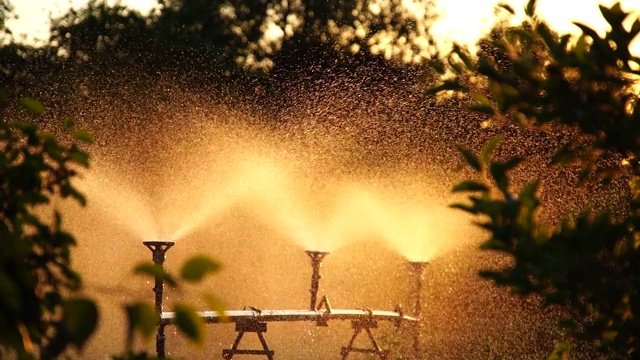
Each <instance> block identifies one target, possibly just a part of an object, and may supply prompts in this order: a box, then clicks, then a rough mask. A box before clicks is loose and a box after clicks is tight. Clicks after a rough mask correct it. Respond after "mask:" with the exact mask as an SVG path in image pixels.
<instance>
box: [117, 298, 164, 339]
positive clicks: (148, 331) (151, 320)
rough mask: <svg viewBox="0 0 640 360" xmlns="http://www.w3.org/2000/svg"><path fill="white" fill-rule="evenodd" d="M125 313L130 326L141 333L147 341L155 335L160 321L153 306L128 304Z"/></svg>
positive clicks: (142, 303) (138, 303)
mask: <svg viewBox="0 0 640 360" xmlns="http://www.w3.org/2000/svg"><path fill="white" fill-rule="evenodd" d="M125 311H126V312H127V318H128V319H129V326H130V327H131V328H132V329H135V330H138V331H140V334H142V336H143V337H144V338H145V339H149V338H150V337H151V336H152V335H153V334H154V333H155V330H156V327H157V326H158V320H159V319H158V314H157V313H156V311H155V309H154V308H153V306H151V304H149V303H146V302H137V303H133V304H128V305H127V306H126V307H125Z"/></svg>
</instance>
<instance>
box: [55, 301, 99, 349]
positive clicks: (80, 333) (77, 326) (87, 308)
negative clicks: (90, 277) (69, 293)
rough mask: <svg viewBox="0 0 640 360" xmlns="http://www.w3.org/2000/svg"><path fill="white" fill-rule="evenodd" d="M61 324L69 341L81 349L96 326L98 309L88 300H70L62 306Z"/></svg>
mask: <svg viewBox="0 0 640 360" xmlns="http://www.w3.org/2000/svg"><path fill="white" fill-rule="evenodd" d="M63 314H64V315H63V319H62V321H63V323H64V326H65V329H66V331H67V332H68V335H69V340H70V341H71V343H72V344H74V345H75V346H76V347H78V348H82V347H83V346H84V345H85V343H86V341H87V340H88V339H89V337H90V336H91V334H93V332H94V331H95V329H96V327H97V325H98V307H97V306H96V304H95V303H94V302H93V301H91V300H89V299H83V298H78V299H71V300H67V301H65V303H64V305H63Z"/></svg>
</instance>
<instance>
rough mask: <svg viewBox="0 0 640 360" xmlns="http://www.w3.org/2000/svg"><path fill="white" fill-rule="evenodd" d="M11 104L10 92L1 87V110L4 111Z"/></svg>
mask: <svg viewBox="0 0 640 360" xmlns="http://www.w3.org/2000/svg"><path fill="white" fill-rule="evenodd" d="M8 104H9V90H8V89H7V88H6V87H4V86H0V109H4V108H5V107H7V105H8Z"/></svg>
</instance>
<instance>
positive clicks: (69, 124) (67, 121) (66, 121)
mask: <svg viewBox="0 0 640 360" xmlns="http://www.w3.org/2000/svg"><path fill="white" fill-rule="evenodd" d="M75 124H76V121H75V120H74V119H73V118H70V117H65V118H64V122H63V128H64V129H65V130H71V128H72V127H73V126H74V125H75Z"/></svg>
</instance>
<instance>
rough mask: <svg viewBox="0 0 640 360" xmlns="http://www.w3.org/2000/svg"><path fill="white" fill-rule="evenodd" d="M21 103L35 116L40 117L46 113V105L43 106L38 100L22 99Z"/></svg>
mask: <svg viewBox="0 0 640 360" xmlns="http://www.w3.org/2000/svg"><path fill="white" fill-rule="evenodd" d="M19 103H20V105H21V106H22V107H23V108H25V109H27V110H28V111H30V112H31V113H33V114H35V115H40V114H42V113H43V112H44V105H42V103H41V102H40V101H38V100H36V99H33V98H29V97H26V98H22V99H20V102H19Z"/></svg>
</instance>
